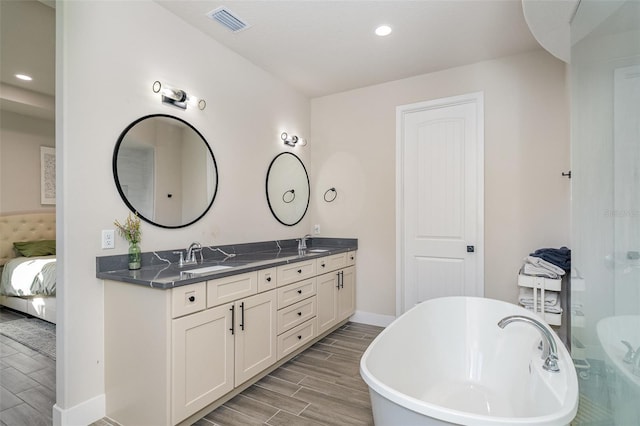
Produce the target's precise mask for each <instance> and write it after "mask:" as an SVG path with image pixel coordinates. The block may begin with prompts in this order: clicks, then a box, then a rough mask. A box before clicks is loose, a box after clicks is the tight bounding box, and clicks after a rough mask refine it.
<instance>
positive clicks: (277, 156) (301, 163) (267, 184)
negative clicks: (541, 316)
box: [265, 151, 311, 226]
mask: <svg viewBox="0 0 640 426" xmlns="http://www.w3.org/2000/svg"><path fill="white" fill-rule="evenodd" d="M283 155H292V156H293V157H294V158H295V159H296V160H298V161H299V162H300V165H301V166H302V170H304V174H305V176H306V177H307V188H309V196H308V197H307V205H306V206H305V208H304V212H303V213H302V215H300V219H298V220H297V221H296V222H294V223H285V222H283V221H282V220H281V219H280V218H279V217H278V215H277V214H276V212H275V211H274V210H273V206H272V205H271V200H270V199H269V174H270V173H271V168H272V167H273V164H274V163H275V162H276V160H277V159H278V158H280V157H281V156H283ZM265 193H266V196H267V204H269V210H271V214H272V215H273V217H275V218H276V220H277V221H278V222H280V223H281V224H283V225H285V226H295V225H297V224H298V223H300V221H301V220H302V219H304V217H305V215H306V214H307V210H309V201H310V200H311V184H310V181H309V173H308V172H307V168H306V167H305V166H304V163H303V162H302V160H301V159H300V157H298V156H297V155H295V154H294V153H292V152H288V151H285V152H281V153H280V154H278V155H276V156H275V158H274V159H273V160H271V163H270V164H269V169H267V179H266V182H265ZM285 202H286V201H285Z"/></svg>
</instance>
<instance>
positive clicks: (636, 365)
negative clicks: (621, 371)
mask: <svg viewBox="0 0 640 426" xmlns="http://www.w3.org/2000/svg"><path fill="white" fill-rule="evenodd" d="M631 362H632V364H631V365H633V374H635V375H636V376H638V377H640V347H638V349H636V350H635V351H634V352H633V358H632V360H631Z"/></svg>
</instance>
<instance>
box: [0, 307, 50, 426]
mask: <svg viewBox="0 0 640 426" xmlns="http://www.w3.org/2000/svg"><path fill="white" fill-rule="evenodd" d="M20 318H25V317H24V316H23V315H20V314H19V313H17V312H14V311H12V310H10V309H5V308H0V322H5V321H13V320H16V319H20ZM55 402H56V363H55V361H54V360H53V359H51V358H49V357H47V356H44V355H41V354H40V353H38V352H36V351H34V350H32V349H29V348H28V347H26V346H24V345H23V344H20V343H18V342H16V341H15V340H12V339H10V338H8V337H6V336H2V335H0V425H2V426H14V425H15V426H24V425H29V426H40V425H42V426H49V425H51V424H52V423H53V420H52V407H53V404H55Z"/></svg>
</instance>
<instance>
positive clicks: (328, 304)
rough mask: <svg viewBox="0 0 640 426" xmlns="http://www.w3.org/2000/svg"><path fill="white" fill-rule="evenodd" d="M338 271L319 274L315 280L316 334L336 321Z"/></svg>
mask: <svg viewBox="0 0 640 426" xmlns="http://www.w3.org/2000/svg"><path fill="white" fill-rule="evenodd" d="M338 277H339V271H338V272H330V273H328V274H324V275H320V276H319V277H318V278H317V281H316V288H317V290H316V294H317V296H316V299H317V310H318V334H321V333H323V332H325V331H327V330H328V329H330V328H331V327H332V326H333V325H335V324H336V323H337V322H338Z"/></svg>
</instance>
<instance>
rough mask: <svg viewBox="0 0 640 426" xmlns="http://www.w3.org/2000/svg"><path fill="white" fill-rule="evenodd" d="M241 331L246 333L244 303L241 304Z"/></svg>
mask: <svg viewBox="0 0 640 426" xmlns="http://www.w3.org/2000/svg"><path fill="white" fill-rule="evenodd" d="M240 330H243V331H244V302H242V303H240Z"/></svg>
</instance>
